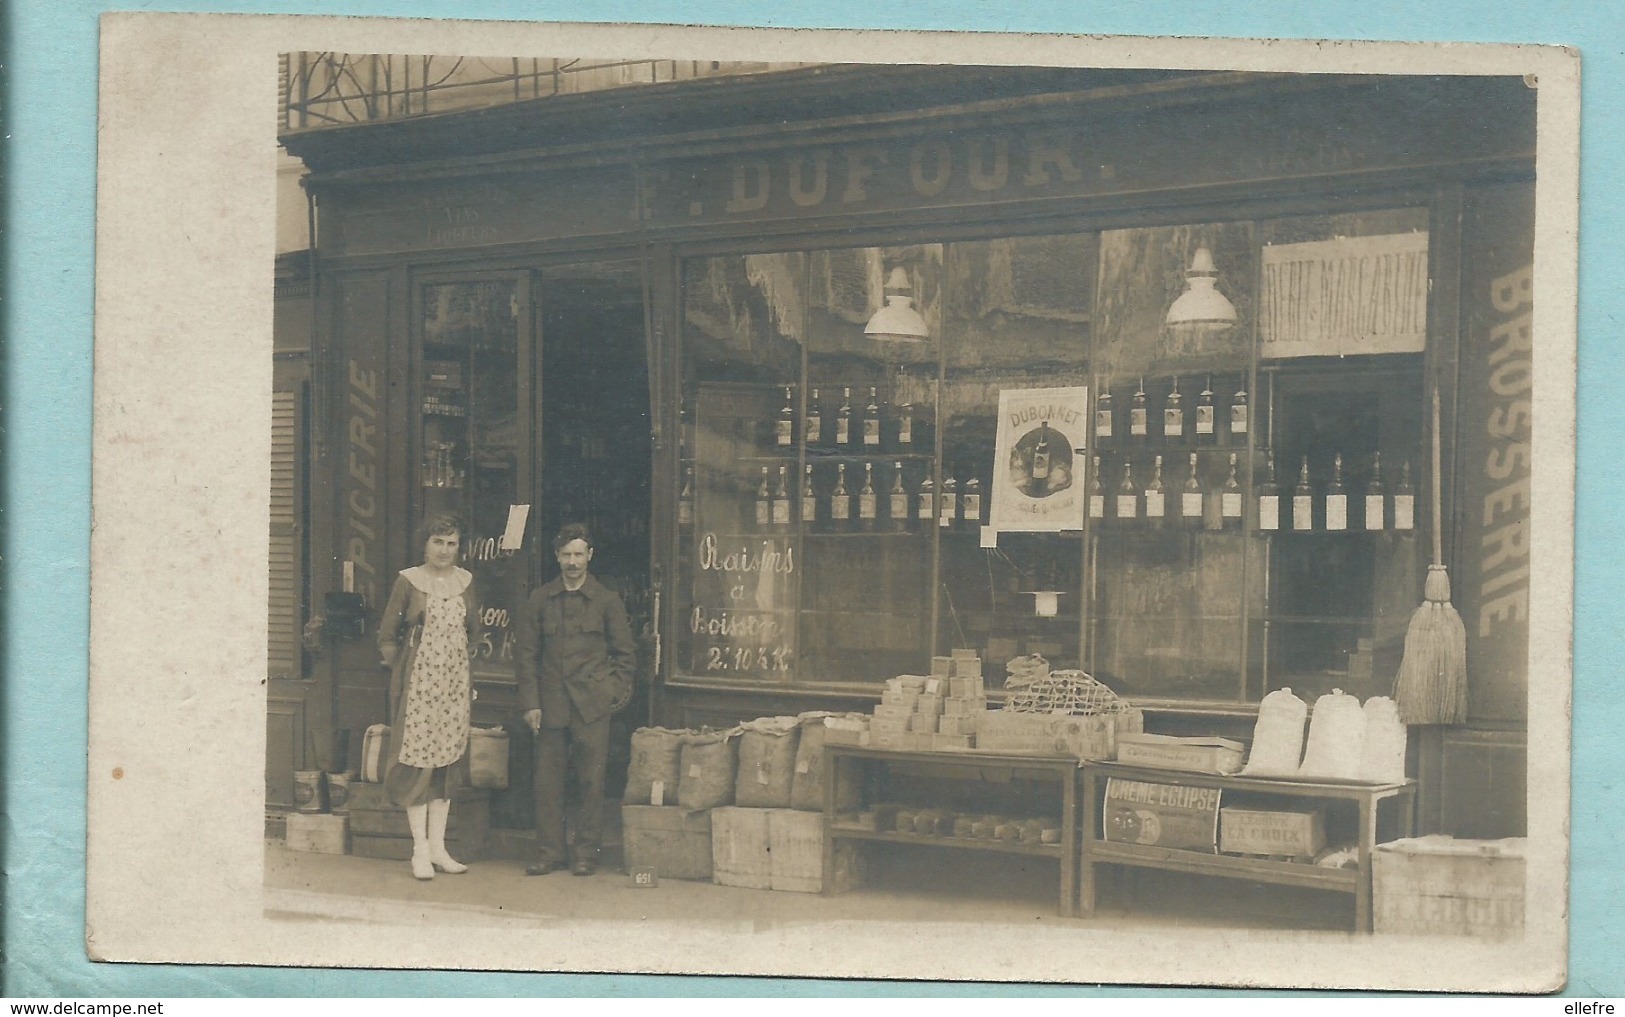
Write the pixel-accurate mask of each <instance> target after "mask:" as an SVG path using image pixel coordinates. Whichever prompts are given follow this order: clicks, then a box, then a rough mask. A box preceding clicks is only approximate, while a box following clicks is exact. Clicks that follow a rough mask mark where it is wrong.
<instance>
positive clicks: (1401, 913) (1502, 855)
mask: <svg viewBox="0 0 1625 1017" xmlns="http://www.w3.org/2000/svg"><path fill="white" fill-rule="evenodd" d="M1526 843H1527V842H1526V841H1524V840H1523V839H1522V838H1508V839H1506V840H1498V841H1484V840H1455V839H1454V838H1451V837H1445V836H1440V835H1433V836H1428V837H1412V838H1409V839H1407V840H1396V841H1390V842H1389V843H1387V844H1378V845H1377V850H1376V851H1375V852H1373V854H1372V856H1371V866H1372V868H1371V878H1372V923H1373V925H1374V926H1375V928H1376V931H1377V932H1387V933H1398V934H1402V935H1442V936H1482V937H1485V938H1490V939H1507V938H1516V937H1519V936H1522V935H1523V930H1524V882H1525V862H1524V852H1525V848H1526Z"/></svg>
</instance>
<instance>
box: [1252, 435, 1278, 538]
mask: <svg viewBox="0 0 1625 1017" xmlns="http://www.w3.org/2000/svg"><path fill="white" fill-rule="evenodd" d="M1258 528H1259V529H1260V530H1263V531H1265V532H1274V531H1276V530H1279V529H1280V528H1281V489H1280V487H1278V486H1277V485H1276V483H1275V454H1274V453H1270V454H1269V455H1268V456H1266V457H1265V458H1264V482H1263V483H1262V484H1260V485H1258Z"/></svg>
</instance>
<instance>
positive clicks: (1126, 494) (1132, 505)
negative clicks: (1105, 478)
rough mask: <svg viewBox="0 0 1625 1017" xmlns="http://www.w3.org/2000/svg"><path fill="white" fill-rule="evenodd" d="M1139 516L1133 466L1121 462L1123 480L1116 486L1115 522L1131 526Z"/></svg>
mask: <svg viewBox="0 0 1625 1017" xmlns="http://www.w3.org/2000/svg"><path fill="white" fill-rule="evenodd" d="M1139 516H1140V495H1139V492H1138V491H1136V490H1135V489H1134V466H1133V464H1131V463H1130V462H1129V461H1128V460H1127V459H1125V460H1123V480H1122V483H1120V484H1118V485H1117V522H1118V523H1119V524H1120V525H1123V526H1132V525H1134V522H1135V520H1136V519H1138V518H1139Z"/></svg>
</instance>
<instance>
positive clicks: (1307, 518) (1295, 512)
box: [1292, 456, 1315, 530]
mask: <svg viewBox="0 0 1625 1017" xmlns="http://www.w3.org/2000/svg"><path fill="white" fill-rule="evenodd" d="M1292 528H1293V529H1294V530H1312V529H1314V528H1315V489H1314V488H1313V487H1311V486H1310V484H1309V457H1308V456H1304V457H1303V462H1302V464H1301V465H1300V466H1299V467H1298V486H1297V487H1295V488H1293V489H1292Z"/></svg>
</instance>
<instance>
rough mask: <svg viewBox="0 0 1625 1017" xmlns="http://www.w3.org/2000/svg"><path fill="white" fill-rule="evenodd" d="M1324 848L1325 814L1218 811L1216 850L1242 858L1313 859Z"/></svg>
mask: <svg viewBox="0 0 1625 1017" xmlns="http://www.w3.org/2000/svg"><path fill="white" fill-rule="evenodd" d="M1325 846H1326V814H1325V812H1323V811H1322V810H1320V809H1308V810H1304V811H1291V812H1276V811H1267V810H1263V809H1221V810H1220V811H1219V850H1220V851H1225V852H1231V853H1234V854H1243V855H1291V856H1293V857H1295V858H1312V857H1314V856H1315V855H1316V854H1318V853H1320V850H1321V849H1322V848H1324V847H1325Z"/></svg>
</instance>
